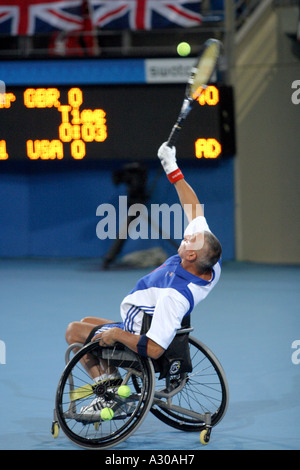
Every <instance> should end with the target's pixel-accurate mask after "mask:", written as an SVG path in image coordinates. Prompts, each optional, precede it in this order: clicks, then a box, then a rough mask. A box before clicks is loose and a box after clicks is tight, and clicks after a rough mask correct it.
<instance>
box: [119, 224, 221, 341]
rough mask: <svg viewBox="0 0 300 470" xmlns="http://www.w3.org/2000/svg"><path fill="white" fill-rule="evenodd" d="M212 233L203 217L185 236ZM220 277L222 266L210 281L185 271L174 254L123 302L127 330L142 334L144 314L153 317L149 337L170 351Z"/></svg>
mask: <svg viewBox="0 0 300 470" xmlns="http://www.w3.org/2000/svg"><path fill="white" fill-rule="evenodd" d="M204 230H205V231H210V230H209V227H208V225H207V223H206V220H205V218H204V217H203V216H200V217H197V218H196V219H194V220H192V222H191V223H190V224H189V225H188V227H187V228H186V230H185V235H191V234H192V233H196V232H202V231H204ZM220 274H221V263H220V262H218V263H217V264H216V265H215V266H214V267H213V275H212V279H211V280H210V281H205V280H204V279H202V278H199V277H198V276H195V275H194V274H191V273H190V272H188V271H186V270H185V269H184V268H183V267H182V266H181V258H180V256H179V255H174V256H171V257H170V258H168V259H167V260H166V261H165V263H163V264H162V265H161V266H160V267H158V268H157V269H155V270H154V271H152V272H151V273H149V274H147V275H146V276H144V277H143V278H142V279H140V280H139V281H138V282H137V284H136V286H135V287H134V289H133V290H132V291H131V292H130V293H129V294H128V295H127V296H126V297H125V299H124V300H123V302H122V304H121V307H120V310H121V317H122V319H123V322H124V329H125V331H129V332H131V333H136V334H139V333H140V331H141V327H142V322H143V316H144V314H147V315H151V316H152V323H151V327H150V329H149V331H148V332H147V337H148V338H150V339H152V340H153V341H155V342H156V343H157V344H159V345H160V346H161V347H162V348H164V349H167V347H168V346H169V344H170V343H171V341H172V340H173V338H174V336H175V334H176V330H177V329H178V328H180V327H181V322H182V320H183V318H184V316H185V315H189V314H190V313H191V311H192V310H193V308H194V307H195V306H196V305H197V304H198V303H199V302H201V301H202V300H204V299H205V297H206V296H207V295H208V294H209V292H210V291H211V290H212V289H213V288H214V286H215V285H216V284H217V282H218V280H219V278H220Z"/></svg>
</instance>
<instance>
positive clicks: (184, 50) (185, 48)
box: [177, 42, 191, 57]
mask: <svg viewBox="0 0 300 470" xmlns="http://www.w3.org/2000/svg"><path fill="white" fill-rule="evenodd" d="M177 52H178V55H180V56H181V57H185V56H187V55H189V54H190V52H191V46H190V45H189V43H188V42H180V43H179V44H178V46H177Z"/></svg>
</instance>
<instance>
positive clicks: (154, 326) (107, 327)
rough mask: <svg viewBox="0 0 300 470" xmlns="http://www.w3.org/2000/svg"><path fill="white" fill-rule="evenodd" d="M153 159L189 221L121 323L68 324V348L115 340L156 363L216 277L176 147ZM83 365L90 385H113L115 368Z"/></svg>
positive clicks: (210, 243)
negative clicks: (175, 248) (173, 251)
mask: <svg viewBox="0 0 300 470" xmlns="http://www.w3.org/2000/svg"><path fill="white" fill-rule="evenodd" d="M158 157H159V159H160V161H161V164H162V167H163V169H164V171H165V173H166V175H167V178H168V180H169V181H170V183H171V184H173V185H174V187H175V189H176V191H177V194H178V197H179V201H180V203H181V205H182V207H183V209H184V211H185V213H186V216H187V220H188V226H187V228H186V230H185V233H184V239H183V241H182V242H181V244H180V247H179V249H178V254H175V255H174V256H171V257H170V258H168V259H167V260H166V261H165V263H164V264H162V265H161V266H160V267H158V268H157V269H156V270H154V271H152V272H151V273H150V274H148V275H146V276H145V277H143V278H142V279H140V280H139V281H138V282H137V284H136V286H135V287H134V289H133V290H132V291H131V292H130V293H129V294H128V295H127V296H126V297H125V298H124V300H123V301H122V303H121V306H120V313H121V318H122V321H121V322H120V323H116V322H112V321H111V320H107V319H104V318H95V317H86V318H83V319H82V320H81V321H75V322H72V323H70V324H69V325H68V328H67V331H66V340H67V343H68V344H73V343H86V344H87V343H88V342H91V341H98V342H99V344H100V346H102V347H105V346H112V345H114V344H115V343H116V342H117V343H121V344H123V345H125V346H126V347H127V348H129V349H131V350H132V351H134V352H135V353H138V354H139V355H141V356H148V357H150V358H152V359H154V360H156V359H158V358H159V357H160V356H162V355H163V353H164V352H165V350H166V349H167V348H168V346H169V345H170V343H171V342H172V340H173V338H174V337H175V335H176V331H177V330H178V329H180V328H181V325H182V323H183V321H184V319H185V318H187V317H188V316H189V315H190V313H191V311H192V310H193V308H194V307H195V306H196V305H197V304H198V303H199V302H201V301H202V300H204V299H205V297H206V296H207V295H208V294H209V293H210V291H211V290H212V289H213V288H214V287H215V285H216V284H217V282H218V280H219V278H220V274H221V262H220V258H221V251H222V249H221V244H220V242H219V241H218V239H217V238H216V237H215V236H214V235H213V234H212V232H211V231H210V229H209V227H208V224H207V222H206V219H205V217H204V214H203V210H202V207H201V204H200V202H199V200H198V197H197V196H196V194H195V192H194V190H193V189H192V188H191V187H190V185H189V184H188V183H187V182H186V181H185V179H184V176H183V174H182V172H181V171H180V169H179V168H178V165H177V161H176V149H175V147H172V148H170V147H168V146H167V145H166V143H164V144H162V146H161V147H160V148H159V150H158ZM145 319H146V320H147V319H148V320H151V324H150V327H149V329H148V331H146V332H145V331H143V325H144V324H145ZM149 323H150V322H149ZM87 356H88V355H87ZM84 367H85V368H86V370H87V371H88V373H89V375H90V376H91V377H92V379H93V380H94V381H95V382H101V381H107V380H109V381H111V384H112V385H113V384H114V382H115V384H116V385H117V381H118V371H117V369H115V370H113V369H109V368H107V367H106V366H105V364H104V363H103V364H102V366H101V364H100V369H99V360H97V358H96V357H94V356H92V355H90V356H89V357H88V358H87V359H85V364H84ZM99 370H100V375H99ZM101 400H103V398H101V397H98V398H95V399H94V400H93V401H92V403H91V404H90V405H89V406H86V407H85V409H86V411H87V412H90V411H91V409H92V410H94V411H95V412H96V411H97V410H101V409H102V408H103V406H105V404H103V403H98V402H99V401H101ZM84 411H85V410H84V409H82V410H81V412H84Z"/></svg>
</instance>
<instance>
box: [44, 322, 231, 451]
mask: <svg viewBox="0 0 300 470" xmlns="http://www.w3.org/2000/svg"><path fill="white" fill-rule="evenodd" d="M191 331H193V328H191V327H189V328H181V329H180V330H178V331H177V335H181V334H186V333H188V335H189V347H190V349H191V348H192V353H191V358H192V361H193V371H192V372H191V373H186V372H184V373H180V374H174V375H171V374H168V375H167V376H166V377H165V378H164V379H162V380H157V378H156V377H155V370H154V366H153V361H152V359H150V358H141V357H140V356H139V355H138V354H136V353H134V352H133V351H131V350H129V349H127V348H126V347H124V346H123V345H115V346H114V347H110V348H101V347H100V346H99V345H98V343H89V344H88V345H85V346H84V345H82V344H81V343H75V344H72V345H70V346H69V347H68V348H67V350H66V353H65V363H66V366H65V369H64V371H63V374H62V376H61V379H60V381H59V384H58V387H57V392H56V403H55V409H54V419H53V422H52V427H51V432H52V435H53V437H55V438H56V437H58V434H59V429H60V428H62V430H63V431H64V433H65V434H66V436H67V437H68V438H69V439H70V440H71V441H72V442H74V443H75V444H77V445H79V446H80V447H83V448H92V449H108V448H111V447H114V446H116V445H117V444H119V443H121V442H123V441H125V440H127V439H128V438H129V437H130V435H131V434H133V433H134V432H135V431H136V429H137V428H138V427H139V426H140V425H141V424H142V422H143V421H144V419H145V417H146V415H147V413H148V411H150V412H151V413H152V414H154V415H155V416H156V417H157V418H158V419H160V420H161V421H163V422H165V423H166V424H167V425H170V426H172V427H174V428H176V429H180V430H183V431H192V432H195V431H197V432H199V431H200V442H201V443H202V444H203V445H206V444H208V443H209V441H210V436H211V430H212V428H213V427H214V426H216V425H217V424H218V423H219V422H220V421H221V419H223V417H224V415H225V413H226V411H227V406H228V401H229V392H228V384H227V379H226V376H225V373H224V370H223V368H222V366H221V364H220V362H219V361H218V359H217V358H216V356H215V355H214V354H213V353H212V351H210V349H209V348H207V346H206V345H204V344H203V343H202V342H201V341H199V340H198V339H196V338H194V337H192V336H191V335H190V332H191ZM75 348H77V349H78V348H79V351H78V352H77V353H76V354H75V355H74V356H73V358H72V359H71V357H70V356H71V353H72V351H73V350H74V349H75ZM90 350H91V351H93V350H95V352H97V354H99V357H101V360H109V361H111V363H112V364H116V365H117V367H121V368H122V370H124V374H123V377H122V385H123V384H128V383H129V384H130V385H131V389H132V390H133V393H132V392H131V394H130V397H129V398H124V397H120V396H119V395H118V393H117V387H115V388H114V387H110V388H109V387H108V388H105V386H103V385H102V384H99V385H98V390H97V384H94V385H91V384H90V382H91V379H90V378H89V380H88V384H87V385H86V384H85V385H83V386H80V387H78V384H77V385H76V384H75V383H74V377H76V379H75V380H77V375H78V373H77V374H76V375H75V374H74V370H75V368H76V371H77V367H78V368H79V367H80V359H82V357H83V356H84V353H85V352H86V353H88V352H89V351H90ZM95 352H94V353H95ZM80 374H81V372H80ZM212 374H213V375H212ZM211 376H212V377H213V379H210V378H209V379H207V378H206V377H211ZM81 380H86V379H81ZM204 380H209V382H207V383H205V382H204ZM212 380H213V381H212ZM138 382H140V383H138ZM161 382H163V386H162V387H160V388H159V389H155V387H156V385H159V384H160V383H161ZM194 382H195V383H194ZM197 386H198V387H200V390H197V388H196V387H197ZM99 387H100V389H101V390H99ZM65 389H66V390H65ZM102 389H103V390H102ZM187 389H190V391H191V392H190V395H189V396H188V399H185V397H184V394H185V393H189V392H186V390H187ZM203 390H204V392H203ZM205 390H209V393H210V394H211V396H209V397H208V398H207V399H206V397H205V393H206V392H205ZM66 395H69V397H68V400H69V403H67V404H66V405H65V404H64V402H65V401H68V400H66ZM181 395H183V397H181ZM99 396H102V397H104V396H105V398H106V399H109V400H110V399H111V400H112V401H113V403H114V405H113V406H114V407H115V411H116V410H122V413H123V414H122V415H121V416H117V415H116V416H115V417H114V418H113V419H112V420H103V419H102V418H101V415H100V416H99V413H95V412H94V413H92V414H91V415H88V416H85V415H83V414H82V413H81V412H79V413H78V412H77V409H76V406H77V404H76V402H81V400H85V399H87V398H88V397H89V398H88V399H89V400H91V399H93V398H95V397H96V398H97V397H99ZM198 396H199V397H200V398H199V399H198ZM200 399H201V400H203V401H204V402H200ZM173 400H176V401H177V402H176V403H173ZM184 402H185V403H188V402H191V403H190V404H189V407H188V406H187V404H185V405H183V404H182V403H184ZM129 406H131V408H132V409H133V408H135V409H134V410H133V411H132V412H131V413H128V411H127V410H128V407H129ZM195 408H197V409H195ZM113 414H114V413H113ZM122 416H124V417H122ZM69 422H70V423H71V424H70V425H69V424H68V423H69ZM113 422H114V423H113ZM87 424H88V425H92V426H93V431H92V432H88V431H87V430H86V429H85V427H86V425H87ZM80 426H81V427H83V428H84V436H83V435H82V430H81V428H80V431H79V432H78V433H77V431H76V429H77V427H80ZM118 426H120V427H118ZM97 433H98V434H99V437H97ZM101 433H103V434H101ZM100 434H101V435H100Z"/></svg>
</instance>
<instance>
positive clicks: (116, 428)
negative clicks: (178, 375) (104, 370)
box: [55, 343, 155, 449]
mask: <svg viewBox="0 0 300 470" xmlns="http://www.w3.org/2000/svg"><path fill="white" fill-rule="evenodd" d="M92 355H93V356H92ZM95 356H96V357H97V359H98V360H99V361H102V363H103V362H105V363H106V365H107V366H108V367H110V368H114V369H115V370H116V369H117V370H118V373H119V376H120V377H119V378H118V379H113V380H107V381H104V382H103V381H102V382H99V383H93V381H92V379H91V378H90V376H89V375H88V374H87V372H86V370H85V368H84V367H83V363H84V361H86V360H88V359H90V358H91V357H93V358H94V357H95ZM99 375H100V372H99ZM137 384H138V385H137ZM121 385H126V386H127V387H125V390H126V391H127V393H125V395H126V396H124V393H121V392H120V390H119V387H120V386H121ZM137 389H138V392H137ZM154 390H155V373H154V369H153V365H152V362H151V360H150V359H148V358H142V357H140V356H139V355H137V354H135V353H134V352H132V351H130V350H129V349H127V348H125V347H122V346H121V345H120V346H114V347H112V348H101V347H100V346H99V344H98V343H90V344H88V345H87V346H84V347H83V348H82V349H80V350H79V351H78V352H77V353H76V354H75V355H74V356H73V358H72V359H71V360H70V362H69V363H68V364H67V365H66V367H65V370H64V372H63V374H62V376H61V379H60V381H59V384H58V387H57V392H56V404H55V414H56V417H57V421H58V424H59V426H60V427H61V429H62V430H63V432H64V433H65V434H66V436H67V437H68V438H69V439H70V440H71V441H72V442H74V443H75V444H77V445H78V446H80V447H83V448H86V449H108V448H110V447H113V446H116V445H117V444H120V443H121V442H123V441H124V440H126V439H128V437H129V436H130V435H131V434H132V433H133V432H135V431H136V429H137V428H138V427H139V426H140V425H141V423H142V422H143V420H144V418H145V417H146V414H147V412H148V411H149V409H150V408H151V405H152V401H153V395H154ZM123 392H124V387H123ZM120 393H121V396H120ZM127 395H128V396H127ZM93 404H94V406H93ZM104 405H105V406H104ZM103 407H105V408H106V411H105V412H103V411H102V409H103ZM107 408H108V409H109V411H107Z"/></svg>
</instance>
